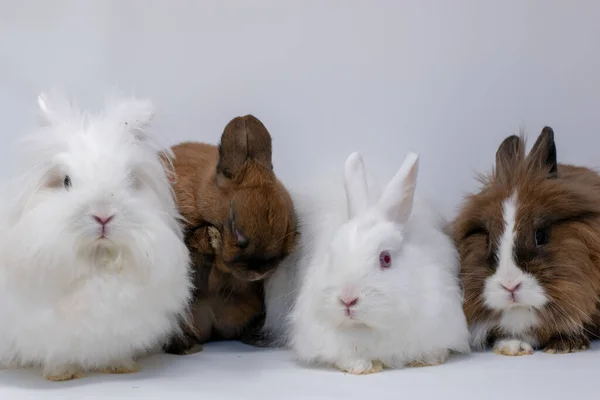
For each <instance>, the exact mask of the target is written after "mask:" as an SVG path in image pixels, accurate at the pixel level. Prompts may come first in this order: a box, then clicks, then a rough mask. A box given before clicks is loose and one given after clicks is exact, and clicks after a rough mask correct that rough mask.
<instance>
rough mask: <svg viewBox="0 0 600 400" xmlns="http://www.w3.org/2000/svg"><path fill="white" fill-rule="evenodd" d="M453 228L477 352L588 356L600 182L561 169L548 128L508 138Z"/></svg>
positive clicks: (595, 297) (595, 319)
mask: <svg viewBox="0 0 600 400" xmlns="http://www.w3.org/2000/svg"><path fill="white" fill-rule="evenodd" d="M481 181H482V183H483V188H482V189H481V190H480V191H479V193H477V194H473V195H470V196H468V197H467V198H466V200H465V203H464V205H463V206H462V209H461V211H460V213H459V215H458V217H457V218H456V220H455V221H454V223H453V236H454V239H455V242H456V244H457V247H458V250H459V253H460V257H461V263H462V267H461V277H462V282H463V286H464V294H465V303H464V310H465V314H466V316H467V320H468V323H469V326H470V330H471V334H472V345H473V347H474V348H475V349H481V348H484V347H486V346H488V345H493V347H494V352H496V353H498V354H504V355H511V356H515V355H524V354H532V353H533V351H534V349H538V348H541V349H544V350H545V351H546V352H547V353H568V352H574V351H581V350H585V349H587V348H588V346H589V341H590V339H592V338H595V337H596V334H597V328H598V323H599V322H600V310H599V308H598V305H599V299H600V176H599V175H598V174H597V173H595V172H594V171H592V170H590V169H587V168H582V167H575V166H571V165H564V164H558V163H557V159H556V146H555V143H554V132H553V131H552V129H551V128H549V127H545V128H544V129H543V130H542V133H541V134H540V136H539V137H538V139H537V141H536V143H535V144H534V146H533V148H532V150H531V152H530V153H529V155H528V156H525V142H524V139H523V138H521V137H518V136H510V137H508V138H507V139H505V140H504V142H502V144H501V145H500V147H499V149H498V151H497V153H496V166H495V170H494V171H493V173H492V174H491V175H490V176H485V177H483V178H482V179H481Z"/></svg>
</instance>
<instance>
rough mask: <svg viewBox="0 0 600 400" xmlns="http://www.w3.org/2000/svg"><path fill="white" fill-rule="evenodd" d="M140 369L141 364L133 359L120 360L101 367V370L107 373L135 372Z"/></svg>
mask: <svg viewBox="0 0 600 400" xmlns="http://www.w3.org/2000/svg"><path fill="white" fill-rule="evenodd" d="M139 371H140V366H139V364H137V363H136V362H135V361H133V360H127V361H120V362H115V363H113V364H111V365H110V366H106V367H104V368H101V369H100V370H99V372H103V373H105V374H134V373H136V372H139Z"/></svg>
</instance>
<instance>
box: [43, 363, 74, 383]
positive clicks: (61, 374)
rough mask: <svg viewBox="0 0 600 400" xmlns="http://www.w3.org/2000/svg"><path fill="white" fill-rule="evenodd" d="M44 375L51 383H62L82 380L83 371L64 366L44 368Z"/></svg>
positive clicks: (71, 366)
mask: <svg viewBox="0 0 600 400" xmlns="http://www.w3.org/2000/svg"><path fill="white" fill-rule="evenodd" d="M42 374H43V376H44V378H46V379H48V380H49V381H55V382H60V381H69V380H71V379H77V378H81V377H82V376H83V371H82V370H81V369H80V368H77V367H75V366H73V365H62V366H59V367H44V372H43V373H42Z"/></svg>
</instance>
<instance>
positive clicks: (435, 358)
mask: <svg viewBox="0 0 600 400" xmlns="http://www.w3.org/2000/svg"><path fill="white" fill-rule="evenodd" d="M449 354H450V352H449V351H448V350H443V351H441V352H439V353H433V354H429V355H428V356H426V357H423V358H422V359H418V360H413V361H412V362H409V363H408V364H406V365H407V366H408V367H433V366H435V365H441V364H443V363H445V362H446V360H447V359H448V356H449Z"/></svg>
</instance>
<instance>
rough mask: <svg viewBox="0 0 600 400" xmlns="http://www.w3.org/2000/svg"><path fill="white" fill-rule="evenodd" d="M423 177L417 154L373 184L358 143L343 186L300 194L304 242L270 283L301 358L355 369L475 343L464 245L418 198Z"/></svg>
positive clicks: (427, 360)
mask: <svg viewBox="0 0 600 400" xmlns="http://www.w3.org/2000/svg"><path fill="white" fill-rule="evenodd" d="M416 179H417V157H416V155H414V154H411V155H410V156H409V157H408V158H407V160H406V161H405V163H404V164H403V166H402V168H400V170H399V171H398V173H397V174H396V175H395V176H394V178H393V179H392V180H391V181H390V182H389V183H388V184H387V185H386V187H385V189H384V190H383V191H382V192H379V191H377V190H373V187H372V185H371V186H369V184H368V183H367V179H366V175H365V172H364V170H363V163H362V158H361V157H360V155H358V154H356V153H355V154H352V155H351V156H350V157H349V158H348V160H347V161H346V173H345V189H346V190H345V194H344V185H340V186H339V187H336V186H335V185H334V186H331V187H330V189H329V190H330V191H332V193H331V194H330V193H328V192H327V191H315V190H314V189H313V190H312V191H311V192H308V193H305V194H304V196H301V197H300V198H298V199H297V198H296V197H295V198H294V201H295V202H296V206H297V208H298V210H299V216H300V221H301V232H302V236H301V241H300V247H299V249H298V251H297V252H296V253H295V254H294V255H292V256H291V257H289V258H288V259H287V260H286V261H284V263H283V264H282V265H281V267H280V268H279V269H278V270H277V271H276V272H275V275H274V276H273V277H272V278H270V279H269V281H268V285H267V287H266V289H267V297H266V299H267V324H266V329H267V330H268V331H269V332H272V334H273V336H275V337H276V339H275V343H277V344H284V345H288V346H289V347H291V348H292V350H293V351H294V354H295V355H296V357H297V358H298V359H299V360H300V361H302V362H304V363H308V364H326V365H332V366H335V367H336V368H338V369H340V370H342V371H347V372H350V373H353V374H364V373H371V372H378V371H380V370H381V369H382V368H383V367H384V366H385V367H389V368H402V367H404V366H407V365H435V364H439V363H442V362H444V361H445V360H446V358H447V357H448V354H449V352H450V351H452V350H455V351H459V352H468V351H469V342H468V339H469V331H468V329H467V323H466V319H465V316H464V314H463V310H462V297H461V292H460V287H459V283H458V269H459V268H458V255H457V253H456V249H455V248H454V245H453V243H452V241H451V239H450V238H449V237H448V236H447V235H446V234H444V233H443V232H442V227H443V225H444V223H443V220H442V219H441V218H440V217H439V215H437V214H436V213H435V212H433V210H431V209H430V208H429V207H428V206H427V205H426V204H425V203H424V202H423V201H422V200H418V201H416V202H415V201H414V200H413V198H414V192H415V187H416ZM413 202H414V203H415V204H414V205H413ZM386 254H387V256H389V257H390V260H389V261H390V262H389V264H386V265H385V266H383V265H382V257H383V256H384V255H386ZM286 304H287V305H288V310H286V307H285V305H286ZM289 309H291V311H290V310H289ZM286 314H289V315H288V316H287V323H285V322H286V319H285V318H283V316H284V315H286Z"/></svg>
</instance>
